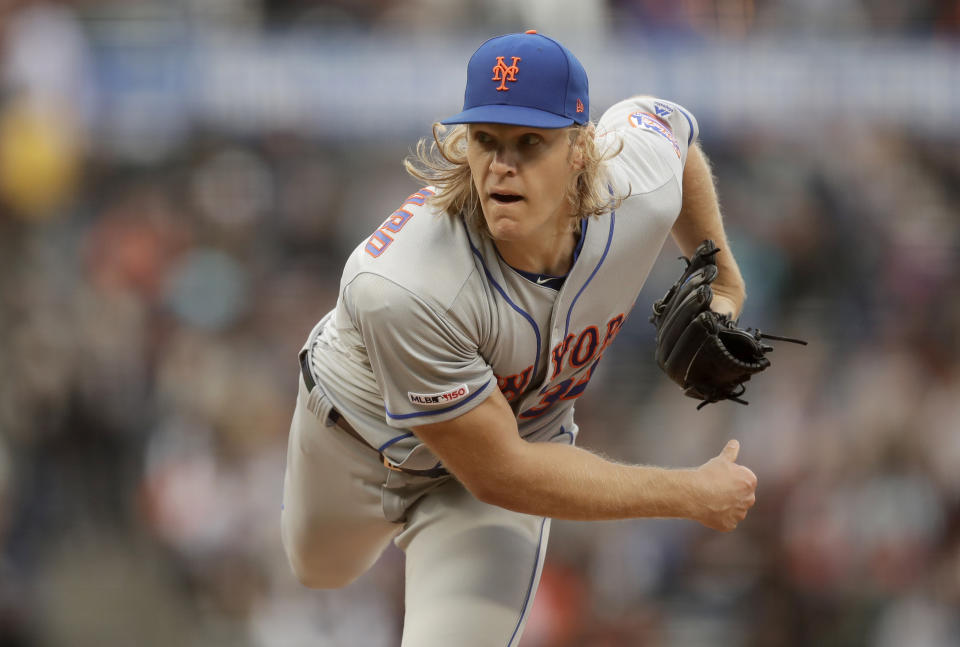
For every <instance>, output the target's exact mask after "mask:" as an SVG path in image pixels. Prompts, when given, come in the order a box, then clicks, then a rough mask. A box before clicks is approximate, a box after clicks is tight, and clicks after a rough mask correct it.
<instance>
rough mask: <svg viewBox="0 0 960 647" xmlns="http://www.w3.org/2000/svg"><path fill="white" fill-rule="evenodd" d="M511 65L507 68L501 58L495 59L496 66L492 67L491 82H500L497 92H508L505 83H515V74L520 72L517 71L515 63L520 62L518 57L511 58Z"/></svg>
mask: <svg viewBox="0 0 960 647" xmlns="http://www.w3.org/2000/svg"><path fill="white" fill-rule="evenodd" d="M510 58H512V59H513V63H511V64H510V65H509V66H508V65H507V64H506V63H504V62H503V57H502V56H498V57H497V64H496V65H494V66H493V78H492V79H490V80H491V81H500V85H498V86H497V90H498V91H501V90H509V89H510V88H508V87H507V81H513V82H516V80H517V72H519V71H520V70H518V69H517V62H518V61H519V60H520V57H519V56H511V57H510Z"/></svg>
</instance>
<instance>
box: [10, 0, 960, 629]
mask: <svg viewBox="0 0 960 647" xmlns="http://www.w3.org/2000/svg"><path fill="white" fill-rule="evenodd" d="M531 27H532V28H537V29H539V30H540V31H541V33H546V34H548V35H553V36H557V37H559V38H561V39H562V40H564V42H565V43H566V44H568V45H569V46H570V47H571V49H573V50H574V51H575V52H576V53H577V54H578V55H579V56H580V57H581V59H582V60H583V61H584V63H585V65H586V67H587V69H588V71H589V72H590V74H591V84H592V85H591V87H592V98H593V105H592V110H593V112H592V116H593V118H594V119H596V118H598V117H599V115H600V114H601V113H602V111H603V110H604V109H605V108H606V107H607V106H608V105H610V104H611V103H613V102H614V101H615V100H617V99H618V98H622V97H624V96H627V95H629V94H633V93H652V94H659V95H661V96H664V97H666V98H669V99H672V100H675V101H678V102H680V103H683V104H684V105H685V106H686V107H687V108H689V109H690V110H691V111H693V112H694V113H695V114H697V115H698V116H699V118H700V122H701V129H702V140H701V141H702V145H703V147H704V150H705V151H706V153H707V154H708V156H709V157H710V158H711V159H712V160H713V163H714V167H715V172H716V175H717V178H718V186H719V193H720V198H721V202H722V204H723V208H724V214H725V219H726V222H727V227H728V231H729V235H730V239H731V245H732V247H733V249H734V252H735V253H736V255H737V257H738V258H739V259H740V262H741V264H742V266H743V270H744V273H745V275H746V279H747V286H748V292H749V299H748V302H747V305H746V308H745V311H744V315H743V322H744V323H746V324H748V325H753V326H759V327H760V328H761V329H763V330H765V331H768V332H771V333H780V334H784V335H789V336H797V337H801V338H804V339H807V340H809V341H810V345H809V346H808V347H806V348H800V347H793V346H791V345H788V344H780V345H778V347H777V349H776V350H775V351H774V354H773V356H772V359H773V367H772V369H770V370H769V371H768V372H767V373H765V374H764V375H763V376H762V377H760V378H759V379H757V380H756V381H755V384H751V385H750V388H749V389H748V392H747V399H748V400H749V401H750V402H751V404H750V405H749V406H747V407H741V406H739V405H735V404H732V403H724V404H718V405H711V406H709V407H707V408H706V409H704V410H702V411H699V412H698V411H695V410H694V406H695V403H694V402H693V401H692V400H689V399H686V398H684V397H683V396H682V394H681V393H680V392H679V390H678V389H677V388H676V387H675V386H673V385H672V383H670V382H669V381H668V380H667V379H666V378H665V376H663V375H662V374H661V373H660V372H659V370H658V369H657V368H656V366H655V363H654V362H653V359H652V343H653V334H652V333H653V331H652V327H651V326H650V325H649V323H648V322H647V309H648V308H649V304H650V303H651V302H652V301H653V300H654V299H656V298H658V297H659V296H661V295H662V293H663V291H664V290H665V288H666V286H667V285H668V284H669V283H670V282H671V281H672V278H673V277H674V276H675V275H676V273H677V272H678V271H679V268H680V265H679V262H678V261H677V260H676V259H675V257H676V255H677V250H676V249H675V248H673V247H672V244H669V245H668V246H667V248H666V249H665V250H664V253H663V254H662V258H661V260H660V262H659V263H658V264H657V268H656V270H655V272H654V274H653V275H652V276H651V279H650V281H649V282H648V284H647V287H646V288H645V289H644V292H643V293H642V294H641V297H640V300H639V301H638V304H637V309H636V311H635V312H634V314H633V316H632V318H631V319H629V321H628V323H627V325H626V326H625V328H624V330H623V332H622V333H621V335H620V337H619V339H618V341H617V343H616V350H615V352H612V353H608V354H607V358H606V359H605V361H604V363H603V365H602V366H601V370H600V371H599V372H598V375H597V376H596V377H595V378H594V380H593V383H592V386H591V389H590V392H589V393H588V394H587V395H586V396H585V397H583V398H582V399H581V400H580V401H579V404H578V420H579V422H580V425H581V429H582V433H581V444H582V445H584V446H587V447H591V448H594V449H598V450H600V451H603V452H605V453H607V454H608V455H611V456H613V457H616V458H620V459H624V460H631V461H640V462H647V463H656V464H663V465H672V466H692V465H698V464H700V463H702V462H704V461H706V460H707V459H709V458H710V457H712V456H713V455H715V454H716V453H717V452H718V451H719V450H720V448H721V447H722V446H723V444H724V442H725V441H726V439H727V438H729V437H737V438H738V439H740V441H741V443H742V452H741V459H742V462H743V463H745V464H746V465H748V466H749V467H751V468H752V469H753V470H754V471H755V472H756V473H757V474H758V476H759V481H760V486H759V490H758V503H757V506H756V507H755V508H754V510H753V511H752V513H751V515H750V516H749V517H748V518H747V520H746V522H744V523H743V524H741V526H740V527H739V528H738V529H737V531H736V532H734V533H732V534H718V533H714V532H711V531H708V530H706V529H704V528H702V527H700V526H699V525H697V524H695V523H692V522H684V521H664V520H643V521H630V522H617V523H593V524H587V523H566V522H562V523H555V524H554V527H553V528H554V530H553V534H552V537H551V540H550V550H549V553H548V558H547V563H546V567H545V571H544V575H543V581H542V583H541V586H540V592H539V595H538V597H537V599H536V605H535V607H534V611H533V615H532V618H531V620H530V622H529V625H528V628H527V632H526V635H525V637H524V640H523V645H524V646H525V647H573V646H577V647H600V646H604V647H620V646H634V645H637V646H647V645H650V646H698V645H711V646H717V645H723V646H731V647H738V646H744V647H760V646H784V647H792V646H805V645H817V646H828V647H829V646H837V647H840V646H870V647H906V646H910V647H948V646H954V647H955V646H956V645H960V212H958V209H960V153H958V150H960V71H958V70H960V40H958V36H960V2H956V0H912V1H907V0H684V1H682V2H680V1H678V2H671V3H664V2H656V1H654V0H596V1H593V2H585V1H582V0H581V1H579V2H574V1H569V0H555V1H548V0H537V1H534V0H529V1H525V2H516V1H515V0H470V1H467V2H445V1H443V0H398V1H389V0H327V1H307V0H172V1H161V0H152V1H151V0H126V1H121V0H116V1H113V2H106V1H101V0H78V1H76V2H50V1H43V2H34V1H24V0H20V1H17V0H5V1H4V2H0V646H2V647H34V646H43V647H46V646H51V647H52V646H61V645H63V646H71V647H84V646H87V645H91V646H93V645H96V646H101V647H102V646H104V645H122V646H127V645H138V646H145V647H150V646H154V645H156V646H171V645H178V646H204V647H215V646H218V645H223V646H230V647H237V646H250V647H261V646H262V647H268V646H277V647H300V646H304V647H306V646H308V645H309V646H338V647H340V646H356V647H379V646H389V645H397V644H399V640H398V636H399V631H400V625H401V619H402V554H400V552H399V551H398V550H396V549H395V548H391V549H390V550H388V551H387V553H386V554H385V555H384V557H383V559H382V561H381V563H380V564H379V565H378V567H377V568H376V569H375V570H374V571H372V572H371V573H370V574H369V575H367V576H365V577H364V578H362V579H361V580H360V581H358V582H357V583H355V584H353V585H351V586H350V587H348V588H347V589H344V590H341V591H334V592H321V591H310V590H307V589H305V588H303V587H301V586H300V585H299V584H298V583H297V582H296V580H295V579H294V578H293V576H292V575H291V574H290V572H289V570H288V568H287V565H286V563H285V560H284V557H283V554H282V550H281V548H280V544H279V525H278V519H279V508H280V493H281V479H282V474H283V468H284V453H285V449H286V434H287V426H288V424H289V416H290V414H291V412H292V409H293V405H294V400H295V394H296V385H297V379H298V372H297V371H298V366H297V361H296V353H297V351H298V349H299V347H300V345H301V343H302V341H303V340H304V338H305V336H306V335H307V333H308V331H309V329H310V328H311V326H312V325H313V323H314V322H315V321H316V320H317V319H318V318H319V317H320V316H322V314H323V313H324V312H326V311H327V310H328V309H329V308H330V307H332V305H333V304H334V301H335V297H336V291H337V287H338V281H339V274H340V269H341V267H342V264H343V262H344V260H345V258H346V255H347V254H348V253H349V252H350V250H351V249H352V248H353V247H354V246H355V245H356V244H357V243H358V242H359V241H360V240H362V239H365V238H366V237H367V235H368V234H369V232H370V231H372V230H373V229H374V228H375V227H376V226H377V225H378V224H379V223H380V222H382V220H383V219H384V218H385V216H386V215H388V214H389V213H390V212H391V211H392V210H393V209H394V208H395V207H396V205H397V204H399V203H400V202H401V201H402V200H403V199H404V198H405V197H406V196H407V195H409V194H410V193H411V192H413V191H414V190H416V189H417V188H418V187H417V185H416V184H414V183H413V182H412V181H411V180H410V179H409V178H407V177H406V176H405V175H404V172H403V170H402V167H401V163H400V161H401V159H402V158H403V157H404V156H405V155H406V154H407V153H408V152H409V150H410V148H411V147H412V146H413V144H414V143H415V142H416V140H417V138H419V137H421V136H424V135H427V134H428V133H429V127H430V124H431V123H432V122H433V121H434V120H436V119H438V118H441V117H443V116H445V115H447V114H451V113H453V112H456V111H457V110H459V103H460V99H461V96H462V94H461V93H462V87H463V80H464V67H465V62H466V60H467V58H468V56H469V54H470V53H471V52H472V51H473V50H474V49H475V48H476V47H477V45H478V44H479V43H480V42H482V40H484V39H485V38H487V37H489V36H492V35H496V34H499V33H505V32H508V31H521V30H523V29H527V28H531Z"/></svg>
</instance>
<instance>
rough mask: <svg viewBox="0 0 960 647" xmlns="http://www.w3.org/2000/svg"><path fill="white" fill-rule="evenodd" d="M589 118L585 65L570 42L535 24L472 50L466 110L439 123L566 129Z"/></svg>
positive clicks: (465, 102) (465, 97) (468, 70)
mask: <svg viewBox="0 0 960 647" xmlns="http://www.w3.org/2000/svg"><path fill="white" fill-rule="evenodd" d="M589 118H590V97H589V88H588V84H587V72H586V71H585V70H584V69H583V65H581V64H580V61H578V60H577V57H576V56H574V55H573V54H572V53H571V52H570V50H568V49H567V48H566V47H564V46H563V45H561V44H560V43H558V42H557V41H555V40H553V39H552V38H547V37H546V36H542V35H540V34H538V33H537V32H536V30H533V29H531V30H529V31H527V32H525V33H523V34H507V35H506V36H497V37H496V38H491V39H490V40H488V41H487V42H485V43H484V44H483V45H481V46H480V48H479V49H478V50H477V51H476V52H474V53H473V56H471V57H470V62H469V63H468V64H467V89H466V92H464V94H463V111H462V112H460V113H459V114H456V115H454V116H452V117H450V118H449V119H444V120H443V121H441V122H440V123H442V124H447V125H450V124H476V123H491V124H506V125H511V126H530V127H533V128H563V127H565V126H570V125H572V124H574V123H577V124H584V123H586V122H587V121H588V120H589Z"/></svg>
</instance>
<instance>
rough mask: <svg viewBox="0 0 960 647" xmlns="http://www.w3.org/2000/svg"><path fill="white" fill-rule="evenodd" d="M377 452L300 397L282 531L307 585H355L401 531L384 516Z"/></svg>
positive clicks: (295, 566) (293, 564)
mask: <svg viewBox="0 0 960 647" xmlns="http://www.w3.org/2000/svg"><path fill="white" fill-rule="evenodd" d="M365 452H366V453H369V454H370V455H369V456H367V455H366V453H365ZM375 456H376V455H375V454H373V452H371V451H370V450H369V449H368V448H365V447H363V446H361V445H360V444H359V443H357V442H356V441H355V440H353V439H352V438H350V437H348V436H346V435H345V434H343V432H342V431H340V430H339V429H337V428H335V427H326V426H323V425H322V424H320V423H319V421H318V420H317V418H316V416H314V415H313V414H312V413H311V412H310V411H309V410H307V409H306V407H303V406H302V405H301V403H299V402H298V404H297V408H296V411H295V412H294V417H293V423H292V424H291V427H290V439H289V446H288V449H287V470H286V474H285V475H284V489H283V511H282V513H281V531H282V536H283V546H284V549H285V550H286V553H287V558H288V560H289V561H290V566H291V568H292V569H293V571H294V573H295V574H296V575H297V577H298V578H299V579H300V581H301V582H302V583H303V584H305V585H306V586H309V587H311V588H339V587H341V586H345V585H347V584H349V583H350V582H352V581H353V580H355V579H356V578H357V577H359V576H360V575H362V574H363V573H364V572H365V571H366V570H367V569H369V568H370V567H371V566H372V565H373V563H374V562H376V561H377V558H378V557H379V556H380V554H381V553H382V552H383V550H384V549H385V548H386V547H387V546H388V545H389V543H390V540H391V539H392V538H393V537H394V535H396V533H397V532H398V531H399V530H400V528H401V525H400V524H396V523H391V522H389V521H387V520H386V519H385V518H384V515H383V507H382V502H381V501H382V495H381V487H380V482H381V480H382V478H383V475H382V472H383V471H384V469H383V467H382V466H380V465H379V464H378V463H377V462H375V461H374V460H373V457H375Z"/></svg>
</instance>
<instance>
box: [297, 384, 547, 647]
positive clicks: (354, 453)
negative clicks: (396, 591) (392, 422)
mask: <svg viewBox="0 0 960 647" xmlns="http://www.w3.org/2000/svg"><path fill="white" fill-rule="evenodd" d="M330 408H331V405H330V403H329V401H328V400H327V398H326V396H325V394H324V393H323V391H322V388H321V387H319V386H316V387H314V389H313V391H312V392H310V393H308V392H307V388H306V386H305V385H304V383H303V380H302V379H301V380H300V393H299V395H298V397H297V406H296V409H295V411H294V414H293V421H292V423H291V426H290V437H289V445H288V449H287V468H286V474H285V476H284V493H283V510H282V513H281V531H282V536H283V546H284V549H285V551H286V554H287V558H288V560H289V562H290V565H291V567H292V569H293V571H294V573H296V575H297V576H298V577H299V578H300V580H301V581H302V582H303V583H304V584H305V585H306V586H309V587H312V588H338V587H342V586H345V585H347V584H349V583H350V582H352V581H353V580H354V579H356V578H357V577H359V576H360V575H361V574H363V573H364V572H365V571H366V570H367V569H369V568H370V567H371V566H372V565H373V563H374V562H375V561H376V560H377V558H378V557H379V556H380V554H381V553H382V552H383V550H384V549H385V548H386V547H387V545H388V543H389V542H390V541H391V540H392V541H394V542H395V543H396V545H397V546H399V547H400V548H401V549H402V550H403V551H404V553H405V555H406V565H405V569H406V570H405V575H406V587H405V590H406V593H405V609H406V610H405V614H404V624H403V641H402V647H450V646H451V645H457V646H458V647H514V646H515V645H517V644H518V643H519V642H520V634H521V633H522V631H523V627H524V624H525V622H526V619H527V617H528V616H529V613H530V609H531V607H532V606H533V597H534V594H535V593H536V589H537V585H538V583H539V580H540V572H541V569H542V568H543V560H544V555H545V552H546V546H547V537H548V535H549V533H550V520H549V519H544V518H542V517H533V516H530V515H525V514H519V513H516V512H511V511H509V510H505V509H503V508H498V507H496V506H492V505H488V504H486V503H482V502H480V501H478V500H477V499H476V498H474V497H473V495H471V494H470V493H469V492H468V491H467V490H466V489H465V488H464V487H463V486H462V485H461V484H460V483H459V482H458V481H457V480H456V479H455V478H453V477H449V476H448V477H442V478H438V479H431V478H426V477H423V476H412V475H409V474H405V473H402V472H397V471H395V470H391V469H388V468H387V467H385V466H384V465H383V464H382V462H381V461H380V459H379V456H378V455H377V453H376V452H375V451H374V450H372V449H371V448H369V447H366V446H364V445H362V444H361V443H360V442H358V441H357V440H356V439H354V438H351V437H350V436H349V435H347V434H346V433H345V432H344V431H342V430H341V429H340V428H339V427H336V426H333V425H331V424H330V422H329V418H328V416H329V413H330ZM358 640H360V641H362V637H358ZM358 644H361V643H358Z"/></svg>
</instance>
